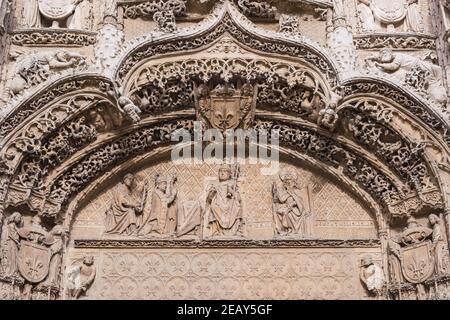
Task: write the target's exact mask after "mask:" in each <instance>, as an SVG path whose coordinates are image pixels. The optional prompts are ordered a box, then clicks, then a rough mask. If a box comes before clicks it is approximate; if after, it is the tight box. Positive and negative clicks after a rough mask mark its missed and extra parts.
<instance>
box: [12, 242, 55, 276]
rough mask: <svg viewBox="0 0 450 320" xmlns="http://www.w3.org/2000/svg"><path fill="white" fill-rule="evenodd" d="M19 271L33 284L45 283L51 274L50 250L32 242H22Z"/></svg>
mask: <svg viewBox="0 0 450 320" xmlns="http://www.w3.org/2000/svg"><path fill="white" fill-rule="evenodd" d="M18 258H19V271H20V274H21V275H22V277H24V278H25V280H27V281H29V282H31V283H39V282H41V281H43V280H44V279H45V278H46V277H47V275H48V272H49V266H50V258H51V253H50V249H48V248H46V247H44V246H41V245H38V244H36V243H33V242H30V241H22V242H21V243H20V251H19V257H18Z"/></svg>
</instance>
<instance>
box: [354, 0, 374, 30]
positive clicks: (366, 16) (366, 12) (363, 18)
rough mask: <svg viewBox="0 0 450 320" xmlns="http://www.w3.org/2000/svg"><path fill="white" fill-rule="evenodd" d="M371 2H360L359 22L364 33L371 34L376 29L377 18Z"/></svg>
mask: <svg viewBox="0 0 450 320" xmlns="http://www.w3.org/2000/svg"><path fill="white" fill-rule="evenodd" d="M371 6H372V2H371V0H358V13H359V20H360V22H361V27H362V29H363V31H365V32H370V31H374V30H375V29H376V25H375V17H374V15H373V11H372V8H371Z"/></svg>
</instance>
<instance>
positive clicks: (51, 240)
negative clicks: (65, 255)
mask: <svg viewBox="0 0 450 320" xmlns="http://www.w3.org/2000/svg"><path fill="white" fill-rule="evenodd" d="M67 234H68V230H66V229H64V228H63V227H62V226H60V225H56V226H54V227H53V229H52V230H51V231H50V233H49V237H48V238H47V239H46V240H45V245H47V246H49V247H50V252H51V259H50V267H49V273H48V276H47V279H46V280H45V281H44V282H43V284H44V285H46V286H52V287H58V286H59V284H60V280H61V279H60V278H61V264H62V252H63V248H64V239H65V237H66V236H67Z"/></svg>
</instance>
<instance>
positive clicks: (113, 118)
mask: <svg viewBox="0 0 450 320" xmlns="http://www.w3.org/2000/svg"><path fill="white" fill-rule="evenodd" d="M106 109H107V108H106V107H103V106H98V107H97V108H96V109H93V110H90V111H89V115H88V119H89V122H90V123H92V124H93V125H94V127H95V130H96V131H98V132H106V131H109V130H111V129H113V128H114V127H116V126H118V125H120V119H119V117H118V116H117V114H116V113H114V111H113V112H106Z"/></svg>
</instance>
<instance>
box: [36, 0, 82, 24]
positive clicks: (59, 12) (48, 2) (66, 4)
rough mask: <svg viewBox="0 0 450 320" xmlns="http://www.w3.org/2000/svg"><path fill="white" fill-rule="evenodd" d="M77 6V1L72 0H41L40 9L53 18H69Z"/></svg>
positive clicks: (46, 15) (43, 13)
mask: <svg viewBox="0 0 450 320" xmlns="http://www.w3.org/2000/svg"><path fill="white" fill-rule="evenodd" d="M75 6H76V5H75V1H72V0H39V11H40V12H41V13H42V15H44V16H45V17H47V18H49V19H52V20H58V19H65V18H67V17H68V16H70V15H71V14H72V13H73V11H74V10H75Z"/></svg>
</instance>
